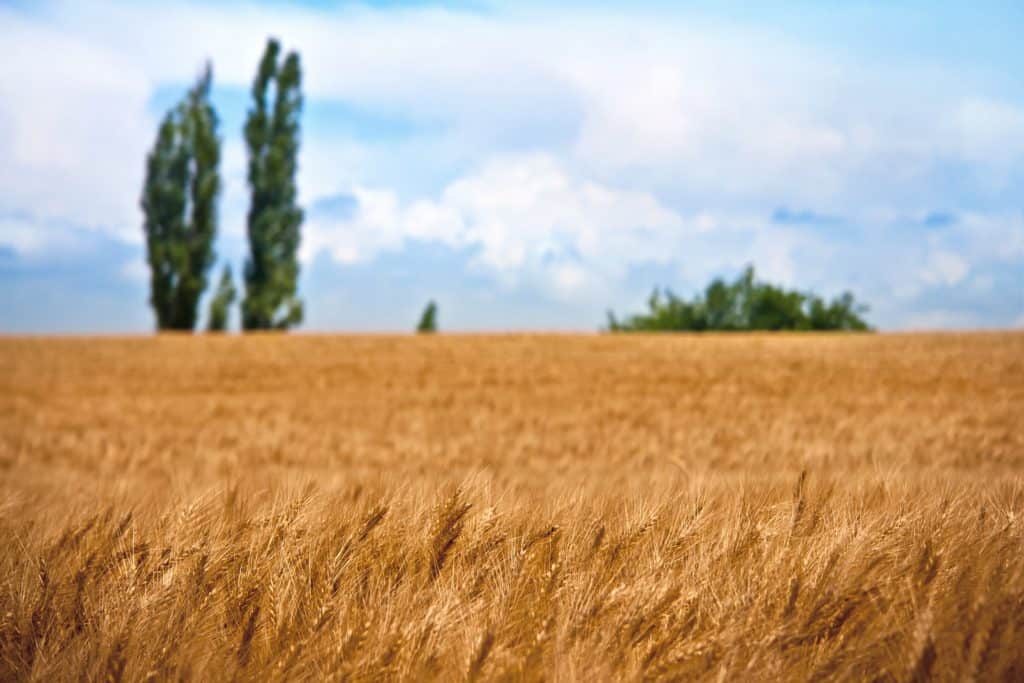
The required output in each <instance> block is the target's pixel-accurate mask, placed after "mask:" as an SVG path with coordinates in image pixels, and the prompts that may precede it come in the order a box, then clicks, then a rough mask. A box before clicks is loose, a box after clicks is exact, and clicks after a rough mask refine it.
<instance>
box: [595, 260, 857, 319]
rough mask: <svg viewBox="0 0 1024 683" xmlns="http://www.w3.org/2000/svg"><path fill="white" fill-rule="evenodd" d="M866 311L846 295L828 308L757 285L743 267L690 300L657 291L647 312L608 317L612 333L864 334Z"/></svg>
mask: <svg viewBox="0 0 1024 683" xmlns="http://www.w3.org/2000/svg"><path fill="white" fill-rule="evenodd" d="M867 310H868V309H867V306H864V305H863V304H859V303H857V302H856V301H855V300H854V298H853V295H852V294H850V293H849V292H846V293H844V294H842V295H841V296H839V297H837V298H835V299H833V300H832V301H831V302H828V303H826V302H825V301H824V300H823V299H822V298H821V297H819V296H817V295H814V294H805V293H803V292H799V291H796V290H787V289H784V288H782V287H778V286H775V285H770V284H767V283H763V282H758V281H757V279H756V276H755V273H754V268H753V267H752V266H747V268H745V269H744V271H743V273H742V274H741V275H740V276H739V277H738V278H737V279H736V280H734V281H733V282H731V283H730V282H726V281H725V280H722V279H716V280H713V281H712V282H711V284H709V285H708V286H707V288H706V289H705V290H704V293H703V295H698V296H696V297H694V298H693V300H691V301H686V300H685V299H682V298H680V297H678V296H676V295H675V294H673V293H672V292H671V291H668V290H666V292H665V294H664V296H663V295H662V293H661V291H660V290H658V289H655V290H654V292H653V293H652V294H651V296H650V298H648V300H647V313H640V314H637V315H631V316H628V317H626V318H625V319H623V320H619V319H618V318H617V317H616V316H615V314H614V313H612V312H609V313H608V330H609V331H611V332H655V331H684V330H685V331H692V332H700V331H703V330H715V331H726V332H727V331H742V330H845V331H866V330H870V329H871V328H870V327H869V326H868V324H867V322H865V321H864V319H863V317H862V316H863V315H864V314H865V313H866V312H867Z"/></svg>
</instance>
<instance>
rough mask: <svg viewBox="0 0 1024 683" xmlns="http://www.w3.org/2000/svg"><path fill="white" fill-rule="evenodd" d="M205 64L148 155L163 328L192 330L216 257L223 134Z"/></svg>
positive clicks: (156, 297)
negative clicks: (221, 134) (219, 126)
mask: <svg viewBox="0 0 1024 683" xmlns="http://www.w3.org/2000/svg"><path fill="white" fill-rule="evenodd" d="M212 81H213V71H212V68H211V67H210V65H209V63H207V64H206V66H205V67H204V69H203V71H202V73H201V75H200V76H199V79H198V80H197V81H196V84H195V86H194V87H193V88H192V89H191V90H189V91H188V94H187V95H186V97H185V99H184V100H183V101H182V102H181V103H180V104H178V105H177V106H176V107H174V108H173V109H171V110H170V111H168V112H167V114H166V115H165V116H164V118H163V120H162V121H161V123H160V128H159V129H158V131H157V137H156V142H155V143H154V145H153V149H152V151H151V152H150V153H149V156H148V158H147V159H146V181H145V185H144V187H143V191H142V200H141V205H142V211H143V213H144V215H145V219H144V222H143V228H142V229H143V232H144V233H145V236H146V255H147V260H148V262H149V268H150V298H149V301H150V305H152V307H153V311H154V313H155V314H156V326H157V329H159V330H192V329H193V328H194V327H195V324H196V318H197V315H198V308H199V298H200V297H201V296H202V293H203V290H205V289H206V284H207V274H208V273H209V270H210V267H211V266H212V265H213V262H214V253H213V240H214V237H215V236H216V232H217V198H218V196H219V194H220V187H221V183H220V174H219V172H218V165H219V164H220V139H219V138H218V137H217V114H216V112H215V111H214V109H213V106H212V105H211V104H210V86H211V84H212Z"/></svg>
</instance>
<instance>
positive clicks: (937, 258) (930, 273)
mask: <svg viewBox="0 0 1024 683" xmlns="http://www.w3.org/2000/svg"><path fill="white" fill-rule="evenodd" d="M969 271H970V266H968V265H967V263H966V262H965V261H964V260H963V259H962V258H960V256H959V255H957V254H955V253H953V252H950V251H936V252H932V254H931V255H930V256H929V258H928V263H927V264H926V265H925V267H924V269H923V270H922V271H921V279H922V280H923V281H924V282H926V283H927V284H930V285H946V286H952V285H956V284H959V283H960V282H961V281H962V280H963V279H964V278H965V277H966V276H967V273H968V272H969Z"/></svg>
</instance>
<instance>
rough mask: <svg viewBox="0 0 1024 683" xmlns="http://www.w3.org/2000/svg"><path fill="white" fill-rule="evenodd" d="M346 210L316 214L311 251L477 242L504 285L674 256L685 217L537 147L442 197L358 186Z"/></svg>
mask: <svg viewBox="0 0 1024 683" xmlns="http://www.w3.org/2000/svg"><path fill="white" fill-rule="evenodd" d="M352 196H353V198H354V200H355V208H354V209H353V210H352V211H351V215H343V216H341V217H340V218H335V219H333V220H332V219H331V218H330V217H328V216H320V215H316V214H315V215H314V216H313V217H312V219H311V220H310V222H309V224H308V226H307V231H306V238H305V240H304V247H303V249H304V254H305V257H306V259H307V260H308V259H309V258H310V257H311V256H312V255H314V254H316V253H317V252H318V251H320V250H326V251H327V252H329V253H330V254H331V255H332V256H333V257H334V258H335V259H336V260H337V261H339V262H340V263H352V262H355V261H358V260H366V259H370V258H372V257H373V256H375V255H376V254H377V253H378V252H379V251H381V250H385V249H398V248H400V247H401V246H402V244H403V242H404V240H407V239H418V240H428V241H437V242H440V243H442V244H445V245H448V246H450V247H453V248H464V247H474V248H476V257H475V260H474V264H475V265H476V266H477V267H479V268H481V269H485V270H486V271H487V272H488V273H490V274H492V275H493V276H494V277H495V278H496V279H497V280H499V281H500V282H502V283H504V284H506V285H515V284H517V283H519V282H520V281H522V280H523V279H524V278H529V277H538V278H539V279H540V280H541V281H542V282H543V283H544V284H545V285H547V286H549V287H550V288H551V289H552V290H553V291H554V292H556V293H559V294H561V295H566V294H570V293H572V292H573V291H576V290H579V289H583V288H585V287H587V286H588V283H591V282H593V281H595V280H597V281H602V280H608V279H615V278H619V277H622V275H623V273H624V271H625V269H626V268H627V267H628V265H629V263H631V262H638V261H650V262H666V261H669V260H671V259H672V258H673V257H678V256H679V255H680V253H679V250H680V249H682V248H683V247H684V246H685V242H686V237H687V235H689V234H692V233H693V232H694V231H695V228H694V225H693V224H692V222H690V223H688V222H687V221H684V220H683V218H681V217H680V216H679V215H678V214H676V213H675V212H673V211H671V210H669V209H667V208H665V207H664V206H663V205H661V204H660V203H659V202H658V201H657V200H656V199H655V198H654V197H653V196H652V195H650V194H649V193H645V192H637V191H630V190H622V189H617V188H612V187H607V186H605V185H602V184H599V183H595V182H592V181H586V180H579V179H576V178H573V177H571V176H570V175H569V174H568V173H567V172H566V171H565V169H563V168H562V167H561V166H560V165H559V164H558V163H557V161H556V160H555V159H553V158H552V157H551V156H548V155H544V154H535V155H528V156H520V157H507V158H501V159H495V160H491V161H490V162H488V163H486V164H484V165H483V166H482V167H481V168H480V169H479V170H478V171H476V172H474V173H472V174H470V175H467V176H466V177H463V178H460V179H458V180H456V181H454V182H452V183H451V184H450V185H448V186H447V187H446V188H445V189H444V190H443V192H442V193H441V195H440V197H438V198H437V199H436V200H433V199H418V200H416V201H413V202H411V203H409V204H407V205H402V204H401V203H400V201H399V200H398V198H397V197H396V196H395V193H394V192H391V191H388V190H371V189H365V188H357V189H355V190H354V191H353V194H352Z"/></svg>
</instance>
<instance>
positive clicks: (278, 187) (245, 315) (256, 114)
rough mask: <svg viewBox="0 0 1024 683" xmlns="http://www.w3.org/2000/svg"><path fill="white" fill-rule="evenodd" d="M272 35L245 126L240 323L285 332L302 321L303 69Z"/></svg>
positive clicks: (248, 326) (254, 86)
mask: <svg viewBox="0 0 1024 683" xmlns="http://www.w3.org/2000/svg"><path fill="white" fill-rule="evenodd" d="M280 52H281V46H280V44H279V43H278V42H277V41H276V40H274V39H270V40H268V41H267V47H266V50H265V51H264V53H263V58H262V59H261V60H260V64H259V68H258V70H257V73H256V78H255V80H254V81H253V85H252V108H251V109H250V110H249V115H248V118H247V120H246V123H245V142H246V146H247V147H248V151H249V190H250V203H249V214H248V220H247V227H248V234H249V257H248V259H247V260H246V263H245V273H244V277H245V298H244V299H243V301H242V327H243V328H244V329H246V330H284V329H288V328H290V327H293V326H295V325H298V324H299V323H301V322H302V315H303V308H302V301H301V300H300V299H299V298H298V291H297V290H298V279H299V261H298V249H299V241H300V239H301V233H300V228H301V226H302V218H303V214H302V209H300V208H299V206H298V205H297V203H296V201H297V191H296V185H295V172H296V169H297V167H298V152H299V116H300V114H301V113H302V92H301V85H302V69H301V67H300V65H299V57H298V55H297V54H296V53H294V52H291V53H289V54H288V55H287V56H286V57H285V58H284V59H283V60H279V59H278V58H279V56H280Z"/></svg>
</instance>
